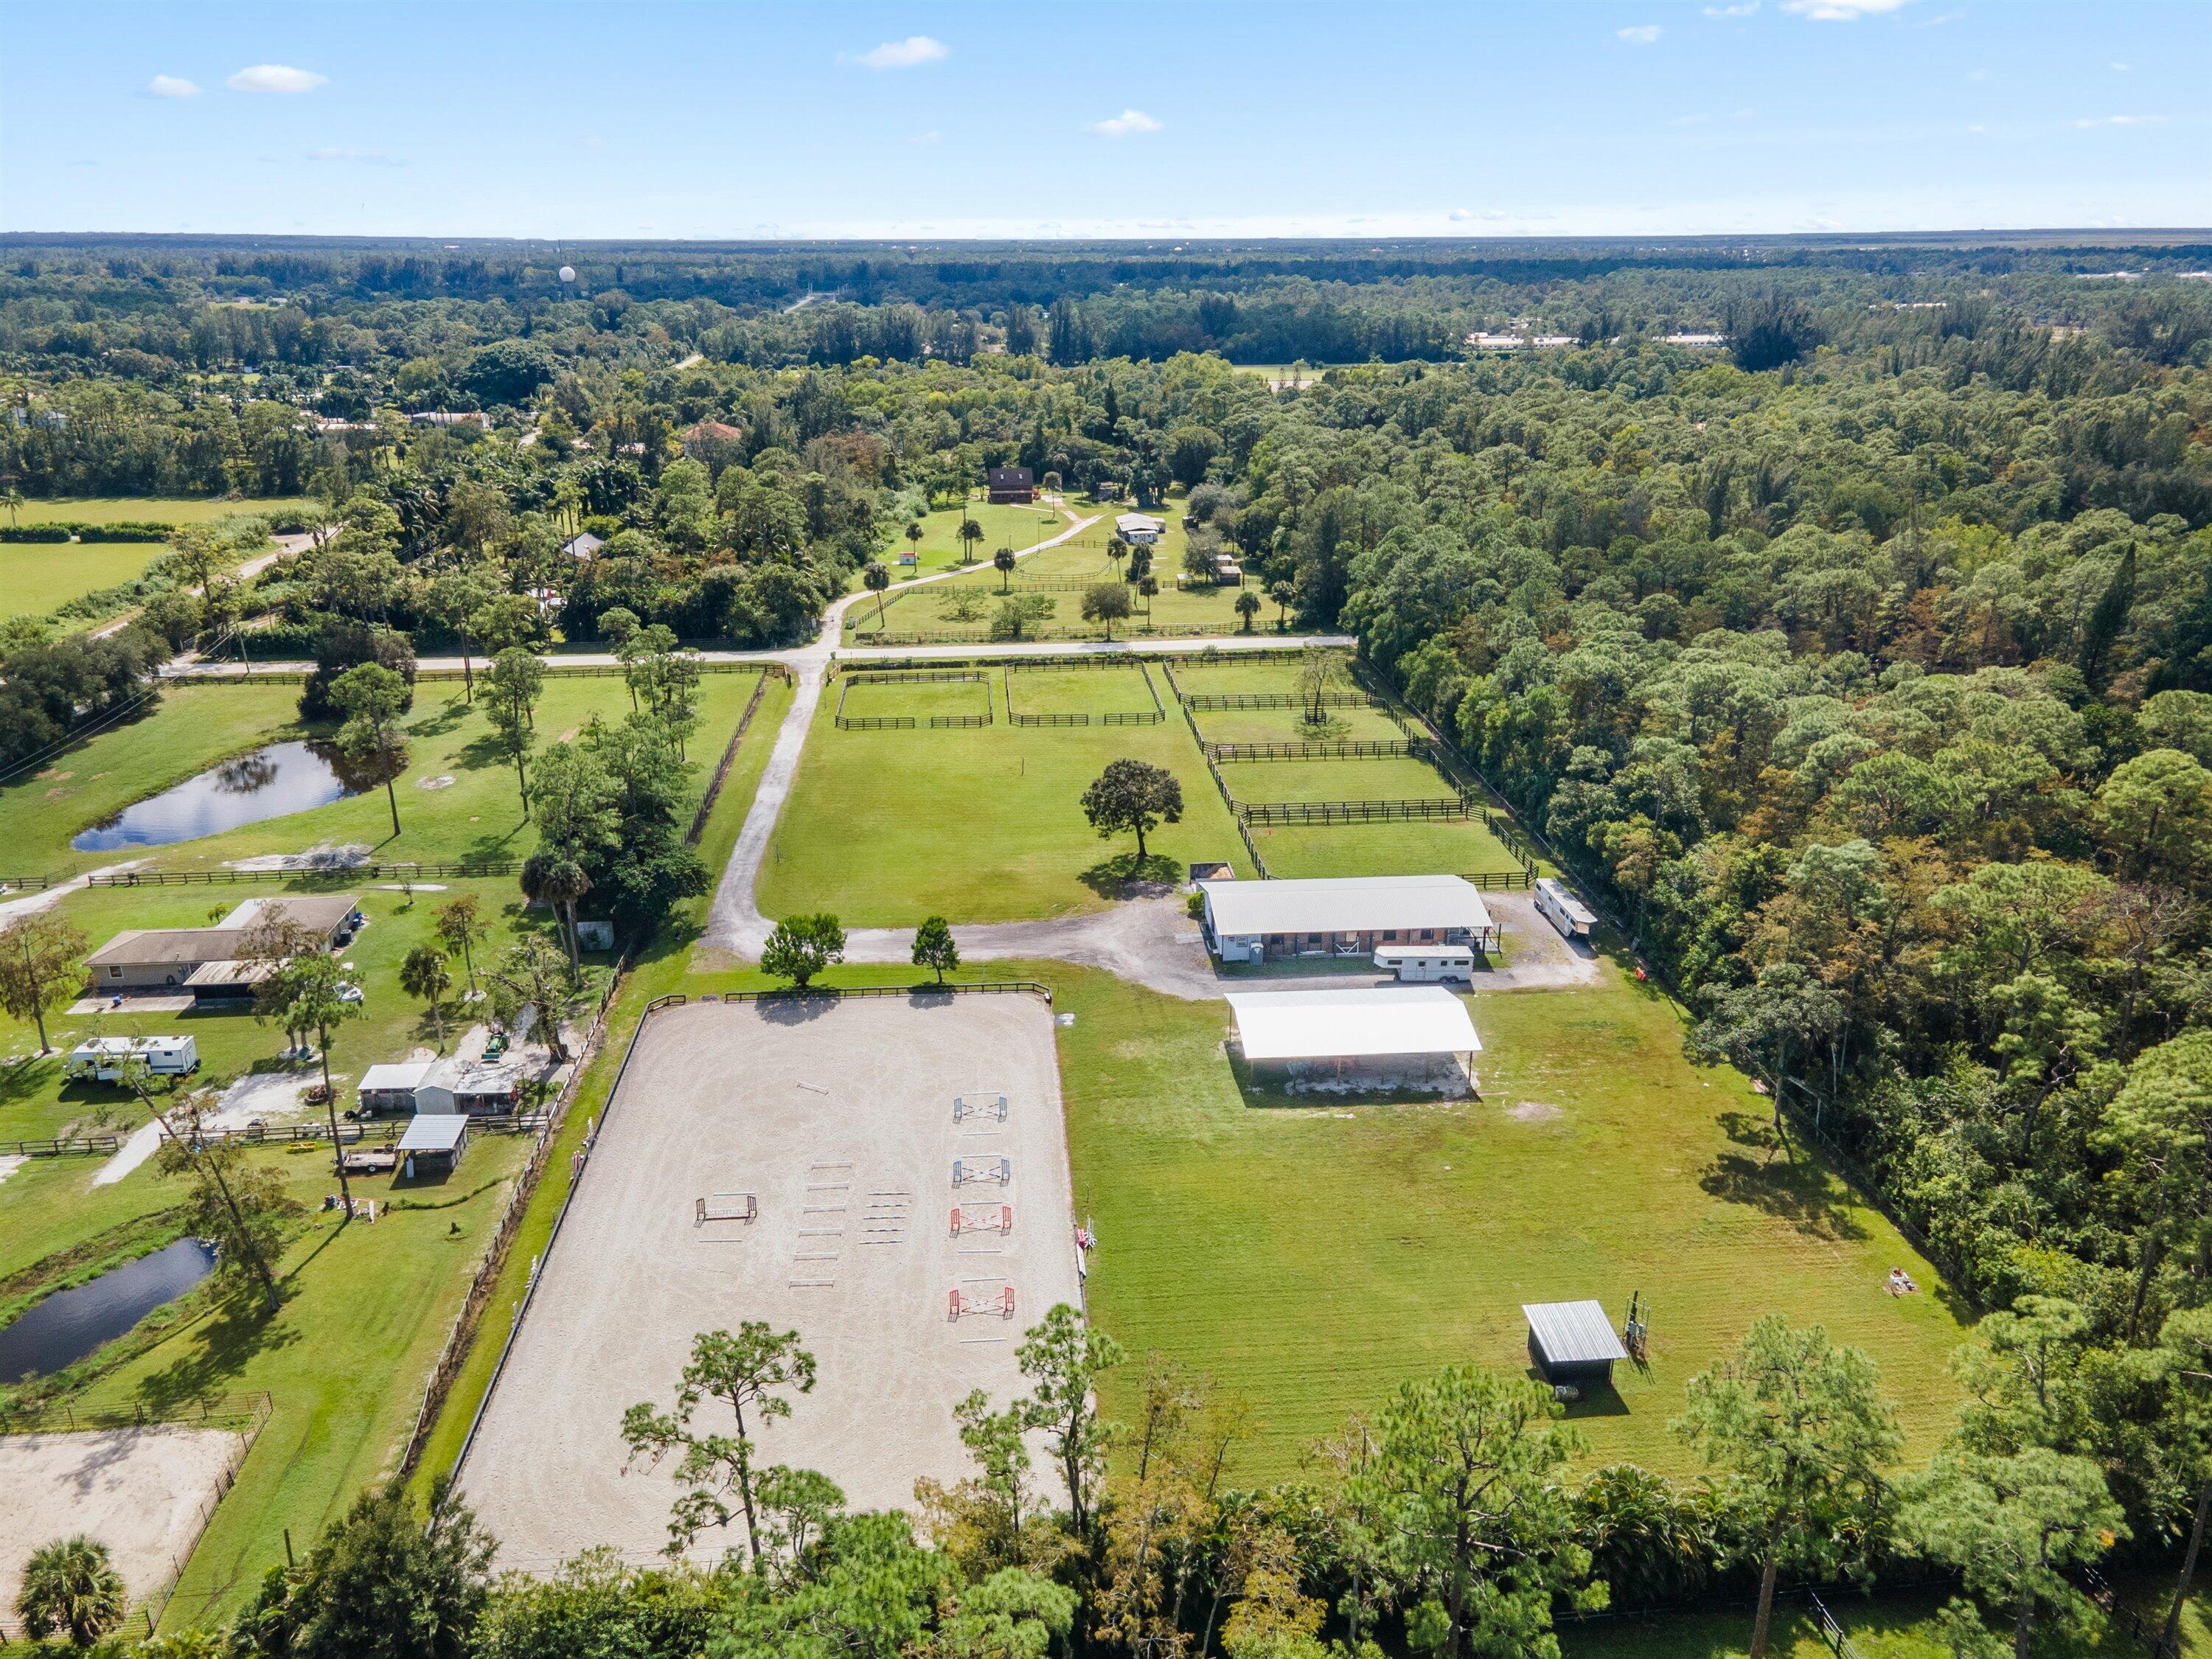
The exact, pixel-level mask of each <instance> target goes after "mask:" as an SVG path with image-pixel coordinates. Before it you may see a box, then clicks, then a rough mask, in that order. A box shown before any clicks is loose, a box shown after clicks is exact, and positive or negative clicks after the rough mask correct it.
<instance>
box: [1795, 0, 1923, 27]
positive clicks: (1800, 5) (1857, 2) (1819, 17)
mask: <svg viewBox="0 0 2212 1659" xmlns="http://www.w3.org/2000/svg"><path fill="white" fill-rule="evenodd" d="M1905 3H1906V0H1782V9H1783V10H1784V11H1786V12H1793V13H1795V14H1796V15H1797V16H1800V17H1809V18H1811V19H1812V20H1813V21H1814V22H1816V23H1856V22H1857V21H1859V19H1860V18H1862V17H1873V16H1875V15H1879V14H1881V13H1882V12H1886V11H1895V10H1897V9H1899V7H1901V6H1903V5H1905Z"/></svg>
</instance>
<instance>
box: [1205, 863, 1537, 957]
mask: <svg viewBox="0 0 2212 1659" xmlns="http://www.w3.org/2000/svg"><path fill="white" fill-rule="evenodd" d="M1198 890H1199V892H1200V894H1201V895H1202V896H1204V900H1205V905H1204V910H1203V914H1202V915H1201V916H1200V925H1201V927H1202V928H1203V930H1204V932H1205V935H1206V948H1207V949H1208V950H1210V951H1212V952H1213V954H1214V955H1215V956H1216V957H1219V958H1220V959H1221V960H1222V961H1224V962H1267V961H1273V960H1278V959H1280V958H1283V957H1372V956H1373V955H1374V954H1375V952H1376V950H1378V949H1379V948H1381V947H1383V946H1384V945H1467V946H1468V947H1469V948H1470V949H1472V950H1477V951H1493V950H1495V949H1497V948H1498V924H1497V923H1496V922H1494V921H1492V920H1491V918H1490V907H1489V906H1488V905H1486V904H1485V903H1484V902H1482V894H1481V892H1480V890H1477V888H1476V887H1475V885H1474V883H1473V882H1471V881H1468V880H1466V879H1465V878H1462V877H1459V876H1340V877H1328V878H1322V879H1319V880H1314V881H1202V882H1200V883H1199V884H1198Z"/></svg>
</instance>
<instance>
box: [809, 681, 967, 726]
mask: <svg viewBox="0 0 2212 1659" xmlns="http://www.w3.org/2000/svg"><path fill="white" fill-rule="evenodd" d="M975 672H976V677H975V678H974V679H972V680H932V679H924V678H921V676H920V675H915V676H914V677H912V678H902V679H882V678H876V676H875V673H874V671H867V678H855V679H853V680H850V681H842V680H841V681H840V682H839V683H838V684H837V685H836V688H835V690H836V696H835V697H834V698H830V699H829V700H830V701H832V702H836V704H837V705H838V706H840V707H841V708H842V709H843V711H844V713H845V714H846V715H847V717H848V718H850V719H854V720H876V719H882V718H884V717H888V716H896V715H905V716H907V717H908V719H911V720H915V721H918V722H919V723H920V724H921V725H922V726H927V725H928V723H929V721H930V720H931V719H932V718H933V717H941V718H944V719H947V720H958V719H962V718H964V717H966V716H969V715H978V714H981V715H989V714H994V713H995V712H996V705H997V696H996V694H995V692H994V690H993V688H992V681H993V680H994V678H997V677H996V676H995V675H994V674H992V673H991V672H990V671H988V670H987V669H979V670H977V671H975ZM823 695H824V696H825V697H828V696H829V693H828V692H826V691H825V693H824V694H823Z"/></svg>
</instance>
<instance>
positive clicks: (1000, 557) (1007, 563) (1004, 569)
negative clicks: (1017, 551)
mask: <svg viewBox="0 0 2212 1659" xmlns="http://www.w3.org/2000/svg"><path fill="white" fill-rule="evenodd" d="M991 562H992V563H993V564H994V565H995V566H997V567H998V571H999V592H1001V593H1003V592H1006V589H1007V586H1009V585H1010V583H1011V581H1012V577H1013V574H1014V550H1013V549H1012V548H1011V547H1002V548H1000V550H998V551H997V552H995V553H994V554H993V555H991Z"/></svg>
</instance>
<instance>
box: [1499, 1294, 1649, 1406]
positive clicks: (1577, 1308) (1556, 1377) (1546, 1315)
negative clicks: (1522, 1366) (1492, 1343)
mask: <svg viewBox="0 0 2212 1659" xmlns="http://www.w3.org/2000/svg"><path fill="white" fill-rule="evenodd" d="M1521 1311H1522V1314H1523V1315H1525V1316H1527V1318H1528V1358H1531V1359H1533V1360H1534V1361H1535V1362H1536V1369H1537V1370H1540V1371H1541V1372H1542V1373H1543V1374H1544V1380H1545V1381H1546V1382H1547V1383H1551V1384H1553V1386H1554V1387H1557V1386H1558V1385H1559V1384H1560V1383H1609V1382H1611V1381H1612V1380H1613V1361H1614V1360H1616V1359H1626V1358H1628V1350H1627V1349H1626V1348H1624V1347H1623V1346H1620V1337H1619V1335H1617V1334H1615V1333H1614V1331H1613V1323H1612V1322H1611V1321H1610V1320H1608V1319H1607V1317H1606V1316H1605V1307H1604V1304H1602V1303H1598V1302H1524V1303H1522V1304H1521Z"/></svg>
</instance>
